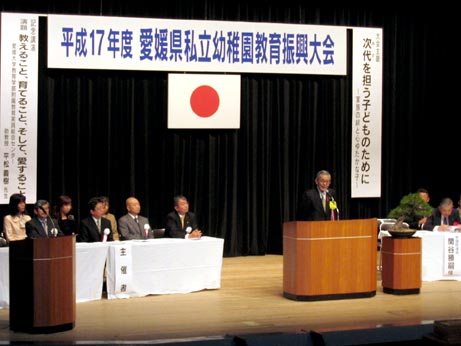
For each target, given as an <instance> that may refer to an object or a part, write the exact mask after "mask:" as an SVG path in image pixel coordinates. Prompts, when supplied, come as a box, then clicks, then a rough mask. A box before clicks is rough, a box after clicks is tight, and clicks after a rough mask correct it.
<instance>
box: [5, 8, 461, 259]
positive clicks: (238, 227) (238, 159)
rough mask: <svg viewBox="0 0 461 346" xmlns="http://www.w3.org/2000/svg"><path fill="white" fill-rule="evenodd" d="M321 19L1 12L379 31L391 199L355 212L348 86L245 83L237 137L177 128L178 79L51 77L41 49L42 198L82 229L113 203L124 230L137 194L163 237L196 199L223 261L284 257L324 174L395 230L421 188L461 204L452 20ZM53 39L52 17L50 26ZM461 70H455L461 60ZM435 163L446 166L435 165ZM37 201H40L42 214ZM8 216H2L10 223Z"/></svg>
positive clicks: (344, 13)
mask: <svg viewBox="0 0 461 346" xmlns="http://www.w3.org/2000/svg"><path fill="white" fill-rule="evenodd" d="M388 7H389V8H382V9H370V8H353V7H329V8H327V7H317V6H313V5H312V6H311V5H309V3H306V2H301V1H299V2H289V3H287V4H284V2H280V1H277V2H275V1H268V2H266V3H265V4H264V6H258V5H253V4H248V3H246V2H243V1H233V2H228V3H224V4H221V3H215V2H213V1H197V2H193V5H192V3H191V2H190V1H169V2H166V3H164V4H162V5H160V4H158V3H155V5H154V4H153V3H152V4H148V5H146V4H145V3H144V2H142V3H141V2H138V1H129V2H128V1H127V2H122V1H94V2H92V1H91V2H90V1H89V2H87V1H72V2H70V3H66V2H62V1H52V0H50V1H47V2H43V1H29V2H27V1H26V2H22V1H17V2H13V1H3V2H2V3H1V4H0V9H1V10H2V11H14V12H26V13H27V12H34V13H43V14H46V13H53V14H54V13H61V14H81V15H104V16H130V17H149V18H173V19H200V20H203V19H207V20H227V21H256V22H280V23H299V24H327V25H341V26H361V27H381V28H383V31H384V35H383V38H384V41H383V54H384V55H383V56H384V59H383V62H384V75H383V132H382V151H383V152H382V158H383V162H382V197H381V198H367V199H365V198H361V199H351V197H350V180H351V177H350V171H351V169H350V166H351V158H350V152H351V149H350V146H351V143H350V142H351V133H350V132H351V78H350V77H349V76H340V77H337V76H311V75H284V74H249V73H245V74H242V100H241V128H240V129H239V130H169V129H167V126H166V124H167V72H166V71H165V72H151V71H144V72H141V71H137V72H133V71H103V70H91V71H89V70H84V71H71V70H51V69H47V67H46V40H45V39H44V37H46V36H43V35H42V37H41V57H40V75H39V90H40V91H39V93H40V95H39V114H38V116H39V121H38V123H39V128H38V142H39V152H38V181H37V184H38V198H40V199H48V200H50V201H54V200H55V199H56V198H57V197H58V196H59V195H60V194H67V195H69V196H71V197H72V198H73V200H74V208H75V214H76V215H77V217H78V218H82V217H85V216H86V215H87V213H88V211H87V207H86V204H87V201H88V200H89V198H90V197H93V196H96V195H107V196H109V197H110V201H111V211H112V212H113V213H114V214H115V215H116V216H117V217H120V216H121V215H122V214H123V213H124V212H125V207H124V202H125V199H126V198H127V197H128V196H130V195H135V196H137V197H138V198H139V200H140V201H141V204H142V214H144V215H146V216H148V217H149V218H150V222H151V225H152V226H154V227H162V226H163V223H164V221H163V220H164V217H165V215H166V214H167V212H168V211H170V210H171V209H172V204H173V202H172V198H173V196H174V195H175V194H178V193H182V194H185V195H186V196H187V197H188V198H189V200H190V202H191V209H192V210H194V211H195V212H196V213H197V214H198V215H199V221H200V225H201V228H202V229H203V231H204V233H205V234H206V235H210V236H215V237H221V238H225V240H226V241H225V255H226V256H240V255H259V254H265V253H277V254H279V253H281V251H282V224H283V222H285V221H290V220H294V219H295V215H296V209H297V206H298V203H299V198H300V195H301V193H302V192H303V190H305V189H306V188H309V187H311V186H312V185H313V180H314V175H315V173H316V172H317V171H318V170H320V169H327V170H329V171H331V173H332V175H333V183H332V187H333V188H335V189H336V190H337V191H338V196H340V197H339V198H338V205H339V208H340V210H341V215H342V218H351V219H352V218H368V217H385V216H386V215H387V213H388V212H389V211H390V209H392V208H393V207H395V206H396V205H397V204H398V202H399V200H400V198H401V197H402V196H403V195H405V194H408V193H409V192H413V191H415V190H416V189H417V188H419V187H425V188H427V189H429V191H430V193H431V197H432V200H431V202H432V204H433V205H437V204H438V201H439V200H440V199H441V198H442V197H445V196H449V197H452V198H453V199H455V200H456V201H457V200H458V199H459V198H458V197H459V193H460V192H461V186H460V180H459V179H458V174H457V172H456V170H455V168H454V166H455V165H456V160H457V154H456V152H457V148H456V147H457V137H458V133H459V123H460V121H459V111H458V107H457V101H456V100H457V95H455V93H457V89H458V88H456V87H453V85H456V82H457V81H458V80H459V78H458V77H459V74H460V72H459V70H460V69H458V68H456V62H457V61H456V60H455V58H454V54H453V52H452V49H453V44H452V41H451V40H452V39H453V32H455V30H454V26H455V21H454V13H450V12H454V11H449V10H446V9H443V10H442V9H437V8H428V7H425V8H423V9H418V10H417V11H415V12H406V11H404V10H400V9H397V10H394V9H392V8H390V7H392V6H388ZM41 29H43V30H42V32H46V18H44V19H43V21H42V22H41ZM453 60H454V61H453ZM434 152H435V153H434ZM32 202H34V201H29V203H32ZM4 210H5V208H4V206H1V209H0V211H1V212H2V214H4Z"/></svg>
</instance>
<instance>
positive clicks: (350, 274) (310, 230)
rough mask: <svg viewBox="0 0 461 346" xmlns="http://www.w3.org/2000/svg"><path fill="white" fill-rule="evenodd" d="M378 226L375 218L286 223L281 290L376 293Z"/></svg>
mask: <svg viewBox="0 0 461 346" xmlns="http://www.w3.org/2000/svg"><path fill="white" fill-rule="evenodd" d="M377 225H378V222H377V219H366V220H339V221H313V222H287V223H285V224H284V239H283V240H284V242H283V254H284V267H283V270H284V281H283V282H284V292H287V293H289V294H293V295H295V296H316V295H347V294H351V293H363V292H375V291H376V244H377V231H376V230H377Z"/></svg>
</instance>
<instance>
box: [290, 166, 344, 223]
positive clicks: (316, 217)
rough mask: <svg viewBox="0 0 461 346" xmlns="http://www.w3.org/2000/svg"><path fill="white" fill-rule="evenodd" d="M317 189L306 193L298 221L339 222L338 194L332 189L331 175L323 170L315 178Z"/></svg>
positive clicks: (303, 196) (299, 210)
mask: <svg viewBox="0 0 461 346" xmlns="http://www.w3.org/2000/svg"><path fill="white" fill-rule="evenodd" d="M314 181H315V187H314V188H312V189H309V190H306V191H304V193H303V195H302V200H301V204H300V207H299V209H298V215H297V220H299V221H321V220H337V219H338V216H339V211H338V207H337V205H336V192H335V190H333V189H330V184H331V174H330V173H329V172H328V171H325V170H321V171H319V172H318V173H317V175H316V176H315V180H314Z"/></svg>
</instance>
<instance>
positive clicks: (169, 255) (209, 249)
mask: <svg viewBox="0 0 461 346" xmlns="http://www.w3.org/2000/svg"><path fill="white" fill-rule="evenodd" d="M223 247H224V239H221V238H213V237H202V238H201V239H197V240H194V239H174V238H161V239H148V240H131V241H121V242H112V243H110V245H109V254H108V261H107V298H108V299H116V298H130V297H142V296H146V295H149V294H173V293H189V292H194V291H200V290H203V289H218V288H220V287H221V268H222V257H223Z"/></svg>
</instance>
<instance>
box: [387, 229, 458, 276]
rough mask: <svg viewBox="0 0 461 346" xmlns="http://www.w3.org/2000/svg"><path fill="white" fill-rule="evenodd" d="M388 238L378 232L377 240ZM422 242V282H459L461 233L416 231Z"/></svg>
mask: <svg viewBox="0 0 461 346" xmlns="http://www.w3.org/2000/svg"><path fill="white" fill-rule="evenodd" d="M385 236H390V234H389V232H387V231H380V232H379V236H378V237H379V238H380V239H381V238H382V237H385ZM414 236H416V237H420V238H421V240H422V251H421V255H422V263H421V276H422V278H421V279H422V281H437V280H458V281H461V249H460V246H461V233H454V232H437V231H417V232H416V233H415V235H414Z"/></svg>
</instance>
